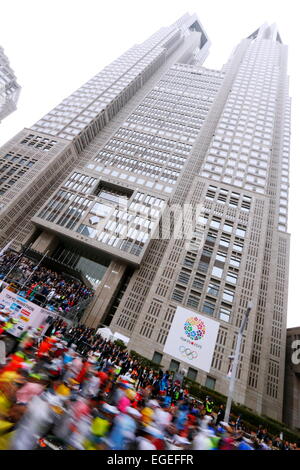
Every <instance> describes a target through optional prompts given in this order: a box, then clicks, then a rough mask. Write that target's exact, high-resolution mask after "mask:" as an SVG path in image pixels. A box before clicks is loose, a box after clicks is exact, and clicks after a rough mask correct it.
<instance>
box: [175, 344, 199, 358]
mask: <svg viewBox="0 0 300 470" xmlns="http://www.w3.org/2000/svg"><path fill="white" fill-rule="evenodd" d="M179 351H180V352H181V354H183V355H184V356H185V357H186V358H187V359H190V360H192V359H196V358H197V357H198V353H197V352H196V351H192V350H191V349H189V348H186V347H185V346H179Z"/></svg>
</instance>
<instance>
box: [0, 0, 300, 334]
mask: <svg viewBox="0 0 300 470" xmlns="http://www.w3.org/2000/svg"><path fill="white" fill-rule="evenodd" d="M297 5H298V1H296V0H284V1H283V0H281V1H277V0H203V1H199V0H198V1H195V0H181V1H180V0H151V1H150V0H149V1H146V0H111V1H104V0H42V1H41V0H2V1H1V17H0V19H1V22H0V45H2V46H3V47H4V50H5V52H6V54H7V56H8V57H9V60H10V63H11V66H12V68H13V69H14V70H15V73H16V75H17V77H18V81H19V83H20V85H21V86H22V90H21V95H20V100H19V104H18V109H17V111H16V112H15V113H13V114H12V115H11V116H9V117H7V118H6V119H5V120H4V121H3V122H2V124H1V125H0V145H2V144H4V143H5V142H6V141H7V140H8V139H10V138H11V137H13V136H14V135H15V134H16V133H17V132H18V131H20V130H21V129H23V128H24V127H29V126H31V125H32V124H34V123H35V122H36V121H38V120H39V119H40V118H41V117H42V116H43V115H44V114H46V113H47V112H48V111H50V109H52V108H53V107H54V106H56V105H57V104H58V103H59V102H60V101H61V100H63V99H64V98H66V97H67V96H68V95H70V94H71V93H72V92H73V91H74V90H76V89H77V88H79V87H80V86H81V85H82V84H83V83H84V82H86V81H87V80H88V79H89V78H91V77H92V76H93V75H95V74H96V73H98V72H99V71H100V70H101V69H102V68H103V67H104V66H105V65H107V64H109V63H110V62H112V61H113V60H114V59H116V58H117V57H118V56H119V55H121V54H122V53H123V52H125V51H126V50H127V49H128V48H129V47H131V46H133V45H134V44H136V43H139V42H142V41H143V40H145V39H147V37H148V36H150V35H151V34H152V33H154V32H155V31H156V30H158V29H159V28H160V27H162V26H167V25H169V24H171V23H173V22H174V21H175V20H176V19H178V18H179V17H180V16H182V15H183V14H184V13H185V12H189V13H194V12H195V13H197V15H198V17H199V19H200V21H201V23H202V25H203V27H204V28H205V29H206V32H207V34H208V36H209V38H210V40H211V42H212V46H211V51H210V55H209V56H208V58H207V60H206V62H205V64H204V65H205V66H206V67H211V68H217V69H218V68H221V66H222V65H223V64H224V63H225V62H226V61H227V59H228V57H229V55H230V53H231V52H232V49H233V48H234V47H235V46H236V45H237V43H238V42H239V41H240V40H241V39H242V38H244V37H247V36H249V34H250V33H252V32H253V31H255V30H256V29H257V28H258V27H259V26H260V25H261V24H262V23H264V22H268V23H274V22H276V23H277V24H278V26H279V30H280V34H281V38H282V40H283V42H284V43H285V44H287V45H288V46H289V75H290V76H291V87H290V95H291V96H292V146H291V169H290V185H291V186H290V204H289V232H290V233H291V257H290V288H289V313H288V327H292V326H298V325H300V315H299V313H298V303H299V298H298V296H297V289H298V288H299V287H298V279H299V278H298V273H299V266H300V249H299V246H297V244H298V243H299V241H300V240H299V226H300V223H299V209H298V205H297V203H298V201H297V198H298V194H299V189H298V187H299V182H298V180H299V176H300V160H299V158H298V154H299V146H300V143H299V137H297V130H298V134H299V126H300V86H299V84H297V81H298V82H299V77H300V60H299V13H298V9H297ZM297 85H298V86H297ZM297 183H298V184H297Z"/></svg>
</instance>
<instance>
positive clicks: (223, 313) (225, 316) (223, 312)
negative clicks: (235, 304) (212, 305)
mask: <svg viewBox="0 0 300 470" xmlns="http://www.w3.org/2000/svg"><path fill="white" fill-rule="evenodd" d="M230 314H231V312H230V310H229V309H228V308H225V307H221V308H220V320H223V321H225V322H227V323H228V322H229V320H230Z"/></svg>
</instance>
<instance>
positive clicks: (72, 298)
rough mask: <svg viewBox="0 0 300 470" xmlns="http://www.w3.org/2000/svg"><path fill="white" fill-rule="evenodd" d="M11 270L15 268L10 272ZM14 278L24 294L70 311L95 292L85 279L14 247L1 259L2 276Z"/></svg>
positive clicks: (44, 304) (60, 309)
mask: <svg viewBox="0 0 300 470" xmlns="http://www.w3.org/2000/svg"><path fill="white" fill-rule="evenodd" d="M10 271H11V272H10ZM5 277H6V282H9V281H11V280H12V281H14V282H15V283H16V286H17V289H18V291H19V293H20V294H22V295H23V296H25V297H26V298H27V299H28V300H31V301H33V302H37V301H38V302H37V303H38V304H42V305H43V306H45V307H47V308H50V309H51V308H53V307H57V308H55V310H58V311H61V312H65V313H67V312H68V311H69V310H70V309H71V308H72V307H74V306H76V305H77V304H78V303H79V302H80V301H82V300H83V299H88V298H89V297H91V296H92V295H93V291H92V290H91V289H88V288H87V287H86V286H85V285H84V284H83V283H82V282H80V281H78V280H75V279H72V280H67V279H66V278H65V277H64V276H63V275H62V274H60V273H57V272H55V271H52V270H50V269H48V268H46V267H44V266H41V265H37V264H36V262H34V261H32V260H30V259H29V258H27V257H26V256H21V255H20V254H18V253H15V252H13V251H10V252H7V253H5V254H4V255H3V256H2V257H1V259H0V280H1V279H4V278H5Z"/></svg>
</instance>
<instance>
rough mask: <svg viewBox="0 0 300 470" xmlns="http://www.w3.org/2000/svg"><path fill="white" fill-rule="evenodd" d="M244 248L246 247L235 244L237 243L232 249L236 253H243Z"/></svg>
mask: <svg viewBox="0 0 300 470" xmlns="http://www.w3.org/2000/svg"><path fill="white" fill-rule="evenodd" d="M243 246H244V245H243V243H238V242H235V243H234V244H233V247H232V249H233V250H234V251H243Z"/></svg>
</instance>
